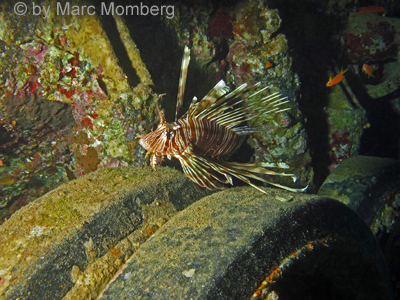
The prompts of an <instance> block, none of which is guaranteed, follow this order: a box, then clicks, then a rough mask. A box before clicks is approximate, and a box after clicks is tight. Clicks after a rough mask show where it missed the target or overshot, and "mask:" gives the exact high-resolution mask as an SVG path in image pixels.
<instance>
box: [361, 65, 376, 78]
mask: <svg viewBox="0 0 400 300" xmlns="http://www.w3.org/2000/svg"><path fill="white" fill-rule="evenodd" d="M362 70H363V72H364V73H365V74H368V78H369V77H370V76H372V77H375V76H374V75H372V72H373V71H374V67H372V66H370V65H367V64H363V66H362Z"/></svg>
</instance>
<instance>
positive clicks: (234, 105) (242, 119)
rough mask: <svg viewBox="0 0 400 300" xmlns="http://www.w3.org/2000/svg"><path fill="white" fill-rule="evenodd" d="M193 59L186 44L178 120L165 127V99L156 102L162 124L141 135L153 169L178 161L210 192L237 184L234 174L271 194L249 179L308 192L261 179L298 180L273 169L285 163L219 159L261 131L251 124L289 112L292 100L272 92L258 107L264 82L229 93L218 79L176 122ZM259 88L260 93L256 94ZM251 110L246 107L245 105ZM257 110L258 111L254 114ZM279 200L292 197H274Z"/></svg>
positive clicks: (262, 99) (179, 90) (243, 86)
mask: <svg viewBox="0 0 400 300" xmlns="http://www.w3.org/2000/svg"><path fill="white" fill-rule="evenodd" d="M189 61H190V50H189V48H188V47H187V46H185V50H184V55H183V59H182V66H181V74H180V79H179V88H178V98H177V103H176V112H175V122H173V123H167V122H166V120H165V116H164V113H163V112H162V110H161V109H160V107H159V102H160V100H161V98H162V96H163V95H160V96H159V98H158V100H157V110H158V113H159V115H160V124H159V126H158V127H157V129H156V130H154V131H151V132H150V133H148V134H145V135H141V136H138V137H137V138H140V140H139V143H140V145H141V146H142V147H143V148H144V149H146V150H147V151H148V152H147V154H146V156H147V155H148V154H150V153H151V154H152V155H151V166H152V167H153V168H155V166H156V164H157V161H158V160H157V157H161V160H162V158H163V156H164V155H166V156H167V158H168V159H171V157H175V158H177V159H178V160H179V162H180V163H181V165H182V169H183V171H184V173H185V174H186V176H188V177H189V178H190V179H191V180H192V181H194V182H195V183H196V184H198V185H199V186H201V187H205V188H207V189H210V190H215V189H221V188H223V187H222V186H221V184H220V183H222V184H231V185H233V180H232V176H233V177H236V178H238V179H240V180H242V181H244V182H246V183H247V184H249V185H251V186H252V187H254V188H256V189H257V190H259V191H261V192H263V193H265V194H266V193H267V192H266V191H264V190H263V189H261V188H260V187H258V186H256V185H255V184H253V183H252V182H251V181H250V179H256V180H259V181H261V182H264V183H267V184H269V185H272V186H276V187H279V188H282V189H285V190H288V191H292V192H304V191H305V190H306V189H307V188H308V186H307V187H305V188H300V189H296V188H290V187H287V186H283V185H280V184H277V183H274V182H270V181H268V180H266V179H264V178H263V177H261V176H262V175H275V176H288V177H291V178H292V179H293V180H294V181H296V180H297V178H296V176H295V175H294V174H288V173H284V172H275V171H272V170H271V168H277V169H287V168H288V166H287V165H286V164H285V163H257V164H252V163H235V162H226V161H223V160H221V157H222V156H225V155H227V154H230V153H233V152H234V151H235V150H236V149H237V148H238V147H239V146H240V144H241V143H242V142H243V139H244V137H245V136H246V135H248V134H252V133H253V134H254V133H257V132H258V131H257V130H256V129H253V128H251V127H248V126H247V125H243V124H247V122H248V121H250V120H251V119H254V118H256V117H258V116H262V115H267V114H276V113H280V112H283V111H286V110H289V109H290V108H283V107H282V106H283V105H284V104H285V103H288V102H289V100H288V99H287V97H283V96H282V95H281V94H280V93H273V94H270V95H267V96H264V97H262V98H261V100H260V101H261V104H262V105H261V106H257V107H263V108H262V109H261V110H260V109H259V108H257V109H255V108H256V106H255V104H254V102H252V101H251V100H252V98H254V97H255V96H257V97H260V95H262V93H263V92H264V91H265V90H266V89H267V88H268V87H264V88H261V89H258V88H259V87H260V86H261V83H260V82H258V83H256V84H254V85H253V86H249V85H248V84H247V83H245V84H242V85H241V86H239V87H238V88H236V89H235V90H233V91H231V92H230V91H229V88H228V87H227V86H226V84H225V81H223V80H221V81H219V82H218V83H217V84H216V85H215V86H214V87H213V88H212V89H211V90H210V91H209V92H208V94H207V95H206V96H205V97H204V98H203V99H201V100H200V101H197V98H196V97H194V98H193V100H192V102H191V104H190V106H189V109H188V111H187V112H186V113H185V114H184V115H183V116H182V117H181V118H179V119H178V112H179V109H180V108H181V106H182V104H183V96H184V92H185V85H186V77H187V69H188V66H189ZM257 89H258V90H257ZM244 101H245V102H246V103H247V106H243V105H242V104H243V102H244ZM254 112H257V114H256V115H254ZM276 198H278V199H279V200H281V201H288V200H290V199H291V198H289V199H286V198H282V197H276Z"/></svg>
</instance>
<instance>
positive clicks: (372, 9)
mask: <svg viewBox="0 0 400 300" xmlns="http://www.w3.org/2000/svg"><path fill="white" fill-rule="evenodd" d="M385 11H386V9H385V8H384V7H382V6H368V7H364V8H362V9H360V10H359V11H358V12H357V13H356V17H357V16H359V15H363V14H369V13H379V12H385Z"/></svg>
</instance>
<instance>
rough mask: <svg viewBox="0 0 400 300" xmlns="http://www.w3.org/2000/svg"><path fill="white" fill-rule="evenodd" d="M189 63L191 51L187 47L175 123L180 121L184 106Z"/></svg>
mask: <svg viewBox="0 0 400 300" xmlns="http://www.w3.org/2000/svg"><path fill="white" fill-rule="evenodd" d="M189 62H190V49H189V47H188V46H185V50H184V52H183V58H182V65H181V75H180V77H179V87H178V97H177V99H176V111H175V121H176V120H178V113H179V109H180V108H181V107H182V104H183V95H184V94H185V87H186V77H187V72H188V67H189Z"/></svg>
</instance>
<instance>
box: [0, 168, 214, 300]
mask: <svg viewBox="0 0 400 300" xmlns="http://www.w3.org/2000/svg"><path fill="white" fill-rule="evenodd" d="M204 195H206V193H204V192H199V191H197V190H196V188H195V186H194V184H192V183H191V181H190V180H189V179H188V178H187V177H186V176H184V175H183V174H182V173H181V172H178V171H174V170H172V169H169V168H160V170H158V171H157V172H154V171H152V170H151V169H150V168H144V169H142V168H113V169H102V170H99V171H97V172H94V173H91V174H89V175H87V176H84V177H81V178H79V179H78V180H73V181H71V182H69V183H67V184H64V185H62V186H60V187H59V188H57V189H55V190H53V191H51V192H50V193H48V194H46V195H45V196H43V197H41V198H39V199H38V200H36V201H34V202H32V203H30V204H29V205H27V206H26V207H23V208H22V209H21V210H19V211H17V212H16V213H15V214H14V215H13V216H12V217H11V218H10V219H9V220H7V221H6V222H5V223H4V224H3V225H2V226H1V227H0V253H1V256H0V272H1V278H2V284H1V286H0V293H1V295H3V296H5V299H17V298H19V299H43V300H45V299H51V300H54V299H61V298H63V297H64V296H67V297H66V299H88V297H89V298H90V297H96V295H97V293H98V291H99V290H101V289H102V288H104V286H105V284H106V283H107V282H108V281H109V280H110V279H111V278H112V277H113V276H114V275H115V273H116V272H117V271H118V269H119V268H120V267H121V266H122V265H123V264H124V263H125V261H126V260H127V259H128V258H129V257H130V256H131V255H132V253H133V252H134V251H135V250H136V249H137V248H138V247H139V246H140V244H142V243H143V242H145V241H146V240H147V238H148V237H149V236H151V235H152V234H153V233H154V232H155V231H156V230H157V229H158V228H159V227H161V226H162V225H163V224H164V223H165V222H166V221H167V220H168V219H169V218H170V217H171V216H172V215H173V214H175V213H176V211H178V210H181V209H184V208H185V207H187V206H188V205H189V204H191V203H192V202H194V201H196V200H198V199H199V198H201V197H202V196H204ZM67 293H68V295H67ZM3 299H4V298H3Z"/></svg>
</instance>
